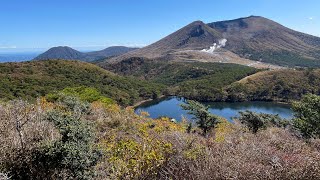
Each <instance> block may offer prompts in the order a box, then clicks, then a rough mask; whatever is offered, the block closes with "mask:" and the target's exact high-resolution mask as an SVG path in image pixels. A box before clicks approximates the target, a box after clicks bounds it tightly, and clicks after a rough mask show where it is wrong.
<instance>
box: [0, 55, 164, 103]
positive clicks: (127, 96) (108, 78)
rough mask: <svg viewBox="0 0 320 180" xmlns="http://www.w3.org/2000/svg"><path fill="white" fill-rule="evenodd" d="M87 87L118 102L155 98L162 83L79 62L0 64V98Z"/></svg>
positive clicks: (27, 97) (5, 98)
mask: <svg viewBox="0 0 320 180" xmlns="http://www.w3.org/2000/svg"><path fill="white" fill-rule="evenodd" d="M78 86H87V87H94V88H96V89H98V90H99V91H100V92H101V93H102V94H103V95H105V96H107V97H110V98H112V99H114V100H116V101H117V102H118V103H119V104H121V105H130V104H133V103H134V102H136V101H139V100H142V99H149V98H156V97H157V96H159V95H160V94H162V91H163V89H164V87H165V86H164V85H159V84H155V83H150V82H146V81H140V80H137V79H133V78H129V77H121V76H119V75H116V74H114V73H111V72H108V71H106V70H104V69H102V68H99V67H98V66H95V65H93V64H89V63H84V62H79V61H63V60H48V61H31V62H21V63H2V64H0V99H2V100H10V99H16V98H23V99H34V98H36V97H38V96H44V95H46V94H48V93H51V92H54V91H59V90H62V89H64V88H66V87H78Z"/></svg>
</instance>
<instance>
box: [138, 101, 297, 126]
mask: <svg viewBox="0 0 320 180" xmlns="http://www.w3.org/2000/svg"><path fill="white" fill-rule="evenodd" d="M184 102H185V100H184V98H179V97H166V98H163V99H158V100H154V101H150V102H147V103H144V104H142V105H141V106H139V107H137V108H136V110H135V111H136V113H138V112H140V111H147V112H148V113H149V114H150V116H151V117H152V118H157V117H159V116H168V117H171V118H175V119H177V120H181V117H182V116H184V117H187V118H188V119H191V116H190V115H188V114H187V112H186V111H185V110H183V109H182V108H181V107H180V104H183V103H184ZM205 104H206V105H208V106H210V109H209V111H210V112H211V113H213V114H216V115H218V116H222V117H224V118H226V119H228V120H229V121H232V117H235V116H238V112H239V111H245V110H249V111H254V112H259V113H267V114H279V116H280V117H282V118H286V119H291V118H292V110H291V109H290V106H289V105H285V104H278V103H274V102H236V103H228V102H213V103H205Z"/></svg>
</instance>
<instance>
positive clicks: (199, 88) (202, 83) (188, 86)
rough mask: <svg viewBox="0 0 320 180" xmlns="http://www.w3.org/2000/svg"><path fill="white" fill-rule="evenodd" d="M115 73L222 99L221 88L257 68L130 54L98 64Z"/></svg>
mask: <svg viewBox="0 0 320 180" xmlns="http://www.w3.org/2000/svg"><path fill="white" fill-rule="evenodd" d="M102 67H104V68H106V69H108V70H110V71H113V72H115V73H118V74H121V75H125V76H135V77H139V78H141V79H146V80H148V81H150V82H155V83H161V84H164V85H168V86H170V88H169V92H168V93H169V94H171V95H179V96H184V97H186V98H190V99H196V100H200V101H216V100H222V99H223V94H224V93H223V92H222V89H223V88H224V87H225V86H227V85H230V84H231V83H233V82H235V81H238V80H240V79H242V78H244V77H246V76H248V75H251V74H254V73H255V72H257V70H256V69H254V68H252V67H247V66H241V65H237V64H224V63H203V62H183V63H182V62H167V61H152V60H148V59H145V58H130V59H127V60H124V61H121V62H119V63H116V64H108V65H105V66H102Z"/></svg>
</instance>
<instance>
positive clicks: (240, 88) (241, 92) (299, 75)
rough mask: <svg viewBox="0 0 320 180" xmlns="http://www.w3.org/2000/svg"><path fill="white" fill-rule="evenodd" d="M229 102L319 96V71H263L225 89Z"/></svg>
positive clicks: (282, 99)
mask: <svg viewBox="0 0 320 180" xmlns="http://www.w3.org/2000/svg"><path fill="white" fill-rule="evenodd" d="M226 91H227V93H228V96H229V100H231V101H247V100H280V101H288V100H296V99H300V98H301V97H302V95H304V94H307V93H313V94H320V69H313V70H312V69H308V70H289V69H287V70H277V71H264V72H259V73H257V74H254V75H252V76H249V77H246V78H244V79H242V80H241V81H239V82H236V83H233V84H232V85H231V86H230V87H228V88H227V90H226Z"/></svg>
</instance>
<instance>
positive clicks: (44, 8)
mask: <svg viewBox="0 0 320 180" xmlns="http://www.w3.org/2000/svg"><path fill="white" fill-rule="evenodd" d="M319 7H320V1H317V0H310V1H307V2H303V1H298V0H281V1H279V0H259V1H252V0H242V1H238V0H226V1H212V0H203V1H200V2H195V1H191V0H175V1H172V0H162V1H148V0H139V1H131V0H119V1H102V0H92V1H78V0H68V1H65V0H55V1H46V0H29V1H20V0H2V1H1V11H0V21H1V24H3V26H2V27H1V33H0V53H4V52H5V53H8V52H37V51H38V50H39V49H41V51H42V52H43V51H45V50H46V49H49V48H50V47H54V46H62V45H66V46H70V47H72V48H74V49H77V50H80V51H83V50H86V51H89V50H99V49H103V48H106V47H108V46H113V45H123V46H130V47H141V46H145V45H148V44H151V43H153V42H155V41H157V40H159V39H161V38H163V37H165V36H166V35H168V34H170V33H172V32H175V31H176V30H178V29H180V28H182V27H184V26H185V25H187V24H189V23H191V22H192V21H195V20H201V21H203V22H205V23H210V22H215V21H222V20H230V19H236V18H241V17H247V16H250V15H257V16H263V17H266V18H268V19H271V20H274V21H276V22H278V23H280V24H283V25H284V26H287V27H289V28H291V29H294V30H297V31H300V32H304V33H307V34H312V35H315V36H320V31H319V29H320V21H319V20H320V11H319ZM18 12H19V13H18Z"/></svg>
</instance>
